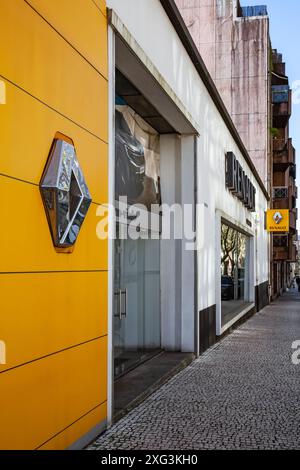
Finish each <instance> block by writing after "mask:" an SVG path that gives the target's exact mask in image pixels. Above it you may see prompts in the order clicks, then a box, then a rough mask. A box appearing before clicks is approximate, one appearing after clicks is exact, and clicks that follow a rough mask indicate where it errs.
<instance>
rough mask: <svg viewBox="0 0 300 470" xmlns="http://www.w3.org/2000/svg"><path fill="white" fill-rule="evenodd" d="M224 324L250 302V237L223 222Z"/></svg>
mask: <svg viewBox="0 0 300 470" xmlns="http://www.w3.org/2000/svg"><path fill="white" fill-rule="evenodd" d="M221 230H222V233H221V293H222V294H221V300H222V326H224V325H226V324H227V323H229V322H230V321H231V320H232V319H233V318H234V317H235V316H236V315H238V314H239V313H240V312H242V311H243V310H244V309H245V308H246V306H247V305H248V304H249V237H247V236H246V235H244V234H243V233H241V232H238V231H237V230H235V229H234V228H232V227H230V226H228V225H226V224H225V223H222V229H221Z"/></svg>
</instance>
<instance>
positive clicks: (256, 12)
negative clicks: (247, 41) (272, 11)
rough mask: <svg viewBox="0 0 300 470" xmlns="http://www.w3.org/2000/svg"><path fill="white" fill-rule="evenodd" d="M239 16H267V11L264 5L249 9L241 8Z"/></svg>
mask: <svg viewBox="0 0 300 470" xmlns="http://www.w3.org/2000/svg"><path fill="white" fill-rule="evenodd" d="M240 12H241V16H243V17H244V18H247V17H249V16H267V15H268V9H267V6H266V5H254V6H250V7H241V10H240Z"/></svg>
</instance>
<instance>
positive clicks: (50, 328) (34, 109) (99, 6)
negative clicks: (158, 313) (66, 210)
mask: <svg viewBox="0 0 300 470" xmlns="http://www.w3.org/2000/svg"><path fill="white" fill-rule="evenodd" d="M0 4H1V15H0V85H1V100H0V201H1V203H0V204H1V220H2V224H1V230H0V247H1V257H0V310H1V316H0V341H2V342H4V343H5V346H6V364H0V393H1V400H0V417H1V427H0V449H64V448H67V447H68V446H70V445H72V444H73V443H74V442H76V441H77V440H78V439H80V438H81V437H82V436H84V435H85V434H86V433H88V432H89V431H90V430H91V429H93V428H94V427H95V426H97V425H98V424H99V423H101V422H104V421H105V419H106V406H107V404H106V401H107V297H108V296H107V270H108V256H107V241H103V240H99V239H98V238H97V237H96V225H97V223H98V221H99V217H97V209H98V208H101V207H103V206H104V205H105V204H107V202H108V148H107V147H108V144H107V141H108V103H107V101H108V98H107V97H108V83H107V79H108V78H107V23H106V7H105V2H104V1H102V0H51V1H50V2H49V0H9V1H3V0H0ZM56 132H60V133H62V134H64V135H66V136H68V137H70V138H71V139H72V140H73V141H74V144H75V147H76V153H77V157H78V160H79V162H80V165H81V167H82V170H83V173H84V176H85V179H86V182H87V185H88V187H89V190H90V192H91V196H92V199H93V203H92V205H91V207H90V209H89V212H88V214H87V217H86V220H85V221H84V223H83V226H82V229H81V231H80V234H79V237H78V239H77V242H76V245H75V248H74V251H73V253H72V254H66V253H57V252H56V250H55V248H54V247H53V244H52V240H51V234H50V230H49V227H48V223H47V219H46V215H45V211H44V207H43V202H42V199H41V195H40V192H39V182H40V178H41V176H42V173H43V170H44V167H45V164H46V161H47V157H48V154H49V151H50V147H51V144H52V141H53V138H54V136H55V134H56ZM18 429H21V430H22V432H16V430H18Z"/></svg>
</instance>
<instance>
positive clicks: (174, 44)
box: [107, 0, 270, 419]
mask: <svg viewBox="0 0 300 470" xmlns="http://www.w3.org/2000/svg"><path fill="white" fill-rule="evenodd" d="M107 6H108V8H109V9H110V12H109V23H110V24H109V67H110V75H109V83H110V97H109V100H110V139H109V146H110V170H109V171H110V176H109V178H110V203H112V204H114V203H115V199H116V186H118V185H119V184H121V183H119V182H118V180H117V177H116V173H117V171H119V166H118V165H119V162H120V160H119V156H118V155H117V152H118V150H117V144H116V142H117V140H116V139H118V135H119V134H118V132H119V129H120V128H122V129H123V131H124V129H125V128H126V131H124V132H125V133H126V132H127V133H128V134H130V136H131V138H133V139H135V140H131V146H132V148H133V147H134V146H137V145H138V144H137V142H140V143H141V145H142V146H143V148H144V155H145V161H146V164H145V166H146V170H145V174H146V177H147V181H148V182H151V184H152V183H153V182H154V183H155V184H156V183H157V182H159V190H157V194H158V192H159V198H158V199H160V201H161V203H162V204H168V205H173V204H178V205H180V206H181V207H183V206H184V205H189V208H190V209H191V208H192V209H191V211H190V214H191V216H190V217H191V218H192V226H193V228H194V230H195V233H196V247H197V249H196V250H191V249H187V246H189V245H187V242H190V240H187V239H186V237H185V236H183V238H182V239H174V237H171V238H170V239H163V240H162V239H161V237H160V233H161V232H160V229H158V230H157V234H158V235H157V238H155V237H153V240H152V239H151V240H148V241H147V240H146V241H145V242H144V243H143V244H142V245H138V242H137V241H136V242H125V243H124V244H123V245H122V246H121V247H120V245H119V246H117V245H116V242H115V241H111V242H110V257H109V259H110V302H109V303H110V313H109V337H110V341H109V348H110V351H109V352H110V363H109V385H108V386H109V396H110V402H109V407H110V412H109V417H110V418H109V419H111V417H112V413H113V391H112V390H113V380H114V377H116V375H119V374H120V373H124V372H126V361H127V363H128V364H129V363H130V361H133V362H132V363H134V360H136V359H138V360H140V357H139V358H137V357H136V356H137V355H138V350H139V351H142V353H143V354H144V357H145V354H146V352H147V353H148V352H149V350H152V352H153V353H155V351H158V350H166V351H182V352H194V353H195V355H199V354H200V353H202V352H204V351H205V350H206V349H207V348H208V347H210V346H211V345H213V344H214V343H215V342H216V341H217V340H218V338H219V337H221V336H222V335H223V334H224V333H226V332H227V331H228V330H229V329H230V328H231V327H232V326H234V325H235V324H236V323H237V322H238V321H240V320H241V319H243V318H244V317H245V316H246V315H249V314H252V313H253V312H255V311H257V309H258V308H261V307H262V306H264V305H266V304H267V303H268V300H269V298H268V284H269V265H270V263H269V251H268V234H267V232H266V230H265V226H264V220H265V212H266V210H267V209H268V193H267V191H266V189H265V187H264V185H263V183H262V181H261V180H260V178H259V176H258V173H257V171H256V169H255V167H254V166H253V164H252V162H251V160H250V157H249V155H248V153H247V151H246V149H245V147H244V146H243V143H242V141H241V139H240V138H239V135H238V133H237V131H236V129H235V127H234V125H233V123H232V121H231V118H230V117H229V114H228V112H227V110H226V108H225V106H224V104H223V102H222V100H221V98H220V96H219V94H218V92H217V90H216V88H215V86H214V84H213V81H212V80H211V78H210V76H209V74H208V72H207V70H206V68H205V66H204V64H203V62H202V60H201V57H200V56H199V53H198V51H197V49H196V46H194V44H193V42H192V39H191V37H190V35H189V33H188V31H187V29H186V27H185V25H184V22H183V20H182V19H181V17H180V14H179V12H178V10H177V8H176V5H175V3H174V2H173V1H171V0H167V1H159V0H147V1H146V2H145V1H144V2H141V1H140V0H123V1H120V0H108V1H107ZM128 111H129V112H130V113H131V114H130V116H129V117H128ZM116 115H117V116H118V119H119V118H120V120H121V124H120V122H119V123H118V124H116ZM120 126H121V127H120ZM123 131H122V132H123ZM148 137H149V142H148V140H147V139H148ZM146 140H147V142H148V143H147V144H146V143H145V142H146ZM154 141H155V144H154V143H153V142H154ZM118 142H119V141H118ZM151 142H152V143H151ZM124 145H125V144H124ZM126 145H127V144H126ZM126 145H125V147H126ZM125 147H124V148H125ZM126 148H127V147H126ZM151 158H152V160H151ZM150 161H152V162H154V161H155V162H156V163H155V165H156V167H155V168H156V170H155V169H154V170H153V166H152V167H151V168H152V170H151V169H150V166H151V165H150V164H149V162H150ZM155 165H154V166H155ZM147 166H148V169H147ZM123 181H125V180H123ZM124 184H125V185H126V181H125V183H124ZM155 184H154V186H155ZM143 185H144V186H143V194H144V195H145V181H144V182H143ZM157 187H158V186H157ZM120 191H121V190H120ZM123 191H124V188H123ZM121 192H122V191H121ZM119 194H120V192H119ZM147 194H149V193H147ZM165 216H166V214H165V212H164V210H162V214H161V215H160V216H159V217H161V219H160V220H161V224H162V225H163V223H164V217H165ZM111 224H112V227H113V230H117V232H118V233H120V231H121V226H119V228H116V225H115V222H114V221H113V220H111ZM123 225H124V226H126V222H125V223H124V224H123ZM122 230H123V229H122ZM125 230H126V229H125ZM175 230H176V224H175ZM141 231H143V227H141ZM130 243H131V245H130ZM119 255H120V256H119ZM127 256H128V259H127V258H126V257H127ZM126 259H127V261H126ZM134 273H135V274H134ZM141 280H142V281H141ZM141 282H142V284H141ZM141 292H142V294H141ZM141 295H142V297H141ZM116 305H117V307H116ZM141 317H142V320H141ZM126 324H127V327H126ZM135 349H136V352H135V353H133V352H134V350H135ZM129 350H130V354H131V356H130V358H129V353H128V351H129ZM125 356H126V361H125V359H124V358H125Z"/></svg>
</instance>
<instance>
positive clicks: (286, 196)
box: [273, 180, 297, 210]
mask: <svg viewBox="0 0 300 470" xmlns="http://www.w3.org/2000/svg"><path fill="white" fill-rule="evenodd" d="M292 181H293V182H294V180H292ZM296 195H297V188H296V185H295V182H294V184H293V185H290V186H275V187H273V208H274V209H290V210H292V209H294V208H295V207H296V199H297V198H296Z"/></svg>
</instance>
